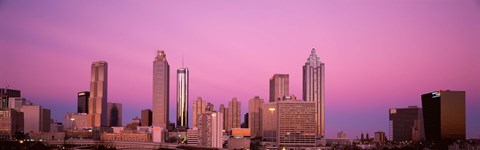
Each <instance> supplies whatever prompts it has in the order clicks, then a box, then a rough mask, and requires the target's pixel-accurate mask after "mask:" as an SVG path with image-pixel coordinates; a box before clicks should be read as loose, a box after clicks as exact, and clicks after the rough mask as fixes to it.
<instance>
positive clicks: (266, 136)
mask: <svg viewBox="0 0 480 150" xmlns="http://www.w3.org/2000/svg"><path fill="white" fill-rule="evenodd" d="M277 112H278V110H277V103H264V104H263V106H262V137H263V141H267V142H276V141H277V129H278V122H277V121H278V119H277Z"/></svg>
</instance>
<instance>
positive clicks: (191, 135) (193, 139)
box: [187, 127, 198, 145]
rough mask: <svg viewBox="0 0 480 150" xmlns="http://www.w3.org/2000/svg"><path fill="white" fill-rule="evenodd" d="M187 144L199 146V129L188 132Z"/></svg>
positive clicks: (195, 128)
mask: <svg viewBox="0 0 480 150" xmlns="http://www.w3.org/2000/svg"><path fill="white" fill-rule="evenodd" d="M187 144H188V145H198V128H197V127H193V128H191V129H188V130H187Z"/></svg>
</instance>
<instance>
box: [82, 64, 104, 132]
mask: <svg viewBox="0 0 480 150" xmlns="http://www.w3.org/2000/svg"><path fill="white" fill-rule="evenodd" d="M91 70H92V73H91V80H90V97H89V99H88V102H87V103H88V114H90V115H91V118H90V119H91V120H90V121H89V122H90V123H91V124H90V126H91V127H105V126H107V125H108V123H107V92H108V90H107V87H108V63H107V62H105V61H97V62H93V63H92V67H91Z"/></svg>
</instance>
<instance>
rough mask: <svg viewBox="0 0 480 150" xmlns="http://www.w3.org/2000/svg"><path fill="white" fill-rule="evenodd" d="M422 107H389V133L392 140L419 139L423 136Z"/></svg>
mask: <svg viewBox="0 0 480 150" xmlns="http://www.w3.org/2000/svg"><path fill="white" fill-rule="evenodd" d="M422 116H423V115H422V108H418V107H417V106H409V107H408V108H390V111H389V118H390V123H389V124H390V128H389V130H390V133H389V136H390V137H389V138H390V140H392V141H398V142H400V141H419V140H422V139H423V138H424V136H423V118H422Z"/></svg>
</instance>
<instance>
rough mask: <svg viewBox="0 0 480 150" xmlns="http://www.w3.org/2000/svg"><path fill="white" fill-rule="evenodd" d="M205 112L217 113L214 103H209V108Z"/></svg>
mask: <svg viewBox="0 0 480 150" xmlns="http://www.w3.org/2000/svg"><path fill="white" fill-rule="evenodd" d="M205 111H215V106H214V105H213V104H212V103H210V102H207V106H206V107H205Z"/></svg>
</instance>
